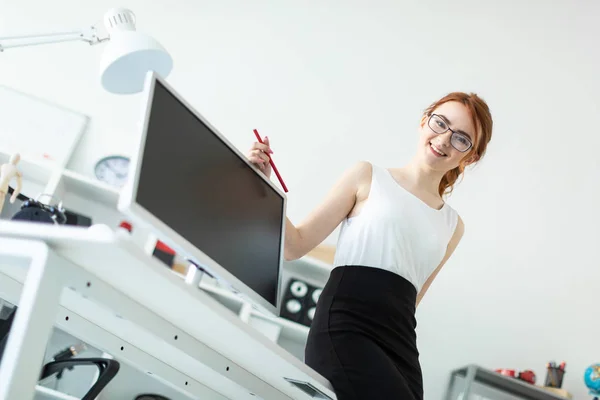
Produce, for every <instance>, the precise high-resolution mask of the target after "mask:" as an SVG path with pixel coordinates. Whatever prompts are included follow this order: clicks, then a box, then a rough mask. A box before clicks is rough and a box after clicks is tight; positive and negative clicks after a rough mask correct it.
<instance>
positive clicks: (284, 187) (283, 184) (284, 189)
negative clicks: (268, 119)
mask: <svg viewBox="0 0 600 400" xmlns="http://www.w3.org/2000/svg"><path fill="white" fill-rule="evenodd" d="M254 136H256V139H257V140H258V141H259V142H260V143H263V141H262V139H261V137H260V135H259V134H258V131H257V130H256V129H255V130H254ZM269 164H271V168H273V172H275V175H277V179H279V183H281V187H283V191H284V192H286V193H287V191H288V189H287V186H285V183H284V182H283V179H282V178H281V175H279V171H278V170H277V167H276V166H275V163H274V162H273V157H270V156H269Z"/></svg>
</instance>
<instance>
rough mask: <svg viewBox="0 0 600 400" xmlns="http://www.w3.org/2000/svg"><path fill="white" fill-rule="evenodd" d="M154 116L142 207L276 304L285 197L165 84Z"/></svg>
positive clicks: (158, 90)
mask: <svg viewBox="0 0 600 400" xmlns="http://www.w3.org/2000/svg"><path fill="white" fill-rule="evenodd" d="M148 118H149V119H148V122H147V133H146V142H145V146H144V148H143V150H142V155H141V166H140V176H139V182H138V188H137V194H136V198H135V201H136V202H137V203H138V204H139V205H140V206H142V207H143V208H145V209H146V210H148V211H149V212H150V213H151V214H153V215H154V216H156V218H158V219H160V220H161V221H162V222H163V223H164V224H165V225H167V226H168V227H170V228H171V229H173V230H174V231H175V232H177V233H178V234H179V235H181V236H182V237H183V238H184V239H186V240H187V241H188V242H190V243H191V244H192V245H194V246H195V247H196V248H198V249H200V250H201V251H202V252H204V253H205V254H206V255H208V256H209V257H211V258H212V259H213V260H214V261H216V262H217V263H218V264H219V265H220V266H221V267H223V268H225V269H226V270H227V271H229V273H231V274H232V275H234V276H235V277H237V278H238V279H239V280H240V281H242V282H243V283H244V284H245V285H247V286H248V287H250V288H251V289H252V290H254V291H255V292H256V293H257V294H258V295H260V296H261V297H263V298H264V299H265V300H267V301H268V302H269V303H271V304H272V305H274V306H276V304H277V289H278V288H277V285H278V281H279V261H280V251H281V247H280V245H281V241H282V240H283V239H282V237H281V235H282V219H283V218H284V199H283V197H282V196H281V195H280V194H279V193H278V192H277V191H276V190H274V189H273V188H272V187H270V186H269V184H268V183H266V182H265V181H264V180H263V179H262V178H261V177H259V176H258V174H257V173H256V172H255V171H254V170H253V169H252V168H251V167H250V166H249V165H248V164H246V163H245V162H244V160H243V159H242V158H240V156H239V155H238V154H236V153H235V152H234V151H232V150H231V149H230V148H229V146H228V145H227V144H225V143H224V142H223V141H222V140H221V139H220V138H219V137H218V136H217V135H215V134H214V133H213V132H212V131H211V129H210V128H209V127H208V126H206V125H205V124H204V123H203V122H202V121H201V120H200V119H198V118H197V117H196V116H195V115H194V114H193V113H192V112H191V111H190V110H189V109H188V108H187V107H186V106H185V105H184V104H183V103H181V102H180V101H179V100H178V99H177V98H176V97H175V96H173V95H172V94H171V93H170V92H169V90H168V89H167V88H165V86H164V85H162V84H161V83H160V82H159V81H155V89H154V95H153V98H152V103H151V107H150V108H149V117H148ZM249 134H250V135H252V131H249ZM250 137H252V136H250ZM230 283H231V282H230ZM234 286H235V285H234Z"/></svg>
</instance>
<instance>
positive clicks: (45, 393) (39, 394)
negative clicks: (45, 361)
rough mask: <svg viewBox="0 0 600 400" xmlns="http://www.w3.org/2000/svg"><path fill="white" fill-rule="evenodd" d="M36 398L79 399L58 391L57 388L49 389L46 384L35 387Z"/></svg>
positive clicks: (43, 399)
mask: <svg viewBox="0 0 600 400" xmlns="http://www.w3.org/2000/svg"><path fill="white" fill-rule="evenodd" d="M35 400H79V399H78V398H77V397H73V396H69V395H68V394H64V393H61V392H58V391H56V390H52V389H49V388H47V387H44V386H39V385H37V386H36V387H35Z"/></svg>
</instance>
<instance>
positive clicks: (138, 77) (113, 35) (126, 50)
mask: <svg viewBox="0 0 600 400" xmlns="http://www.w3.org/2000/svg"><path fill="white" fill-rule="evenodd" d="M135 22H136V19H135V15H134V14H133V12H132V11H130V10H128V9H125V8H113V9H111V10H109V11H108V12H106V14H104V26H105V27H106V31H107V32H108V36H107V37H103V38H101V37H99V36H98V35H97V32H96V28H95V27H94V26H91V27H89V28H86V29H82V30H78V31H71V32H59V33H49V34H38V35H23V36H13V37H0V51H4V49H8V48H11V47H23V46H33V45H41V44H48V43H58V42H68V41H75V40H81V41H84V42H87V43H88V44H90V45H95V44H99V43H102V42H105V41H109V43H108V44H107V45H106V48H105V49H104V54H103V55H102V59H101V62H100V81H101V83H102V86H103V87H104V89H106V90H107V91H109V92H111V93H115V94H131V93H137V92H140V91H142V89H143V86H144V79H145V77H146V73H147V72H148V71H149V70H153V71H155V72H156V73H157V74H159V75H161V76H162V77H163V78H166V77H167V75H168V74H169V73H170V72H171V68H172V67H173V59H172V58H171V56H170V55H169V53H167V51H166V50H165V49H164V48H163V47H162V45H161V44H160V43H158V42H157V41H156V40H155V39H154V38H152V37H150V36H148V35H145V34H143V33H140V32H137V31H136V30H135ZM9 42H15V43H12V44H11V43H9Z"/></svg>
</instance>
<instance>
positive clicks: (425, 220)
mask: <svg viewBox="0 0 600 400" xmlns="http://www.w3.org/2000/svg"><path fill="white" fill-rule="evenodd" d="M372 167H373V168H372V169H373V173H372V178H371V189H370V192H369V197H368V199H367V200H366V203H365V204H364V206H363V208H362V209H361V211H360V213H359V215H357V216H355V217H351V218H346V219H345V220H344V221H343V222H342V225H341V229H340V234H339V238H338V243H337V248H336V252H335V258H334V261H333V265H334V266H343V265H362V266H367V267H375V268H382V269H386V270H389V271H391V272H394V273H396V274H398V275H400V276H402V277H403V278H404V279H406V280H408V281H409V282H411V283H412V284H413V285H414V286H415V288H416V289H417V293H418V292H420V291H421V288H422V287H423V285H424V284H425V281H427V279H428V278H429V276H430V275H431V273H432V272H433V271H434V270H435V269H436V268H437V267H438V265H439V264H440V262H441V261H442V259H443V258H444V256H445V254H446V247H447V246H448V243H449V241H450V239H451V238H452V235H453V234H454V230H455V229H456V224H457V222H458V214H457V213H456V211H454V210H453V209H452V208H451V207H450V206H449V205H448V204H444V206H443V207H442V209H441V210H436V209H434V208H432V207H430V206H428V205H427V204H425V203H424V202H423V201H422V200H420V199H419V198H418V197H416V196H415V195H413V194H412V193H410V192H409V191H407V190H406V189H404V188H403V187H402V186H400V184H398V182H396V180H395V179H394V178H393V177H392V175H391V174H390V172H389V171H388V170H387V169H385V168H382V167H378V166H375V165H373V166H372Z"/></svg>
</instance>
